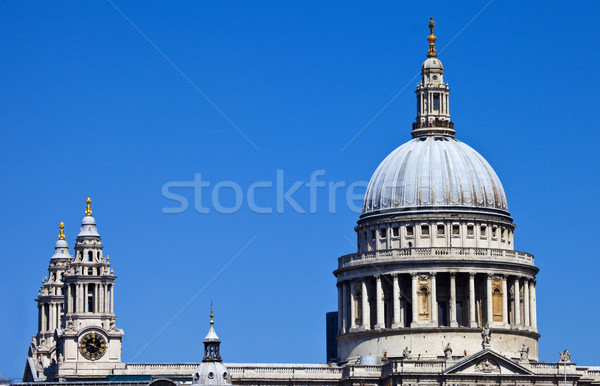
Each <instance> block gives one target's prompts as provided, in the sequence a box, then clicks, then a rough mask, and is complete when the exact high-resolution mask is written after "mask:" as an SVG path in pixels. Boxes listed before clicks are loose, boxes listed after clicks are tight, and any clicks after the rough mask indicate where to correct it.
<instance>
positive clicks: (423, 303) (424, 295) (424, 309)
mask: <svg viewBox="0 0 600 386" xmlns="http://www.w3.org/2000/svg"><path fill="white" fill-rule="evenodd" d="M417 298H418V303H417V305H418V310H419V320H429V315H430V311H429V310H430V305H429V288H427V287H425V286H423V287H421V288H419V292H418V293H417Z"/></svg>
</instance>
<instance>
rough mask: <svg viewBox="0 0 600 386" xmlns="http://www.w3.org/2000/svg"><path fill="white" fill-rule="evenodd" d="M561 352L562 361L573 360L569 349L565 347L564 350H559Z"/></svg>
mask: <svg viewBox="0 0 600 386" xmlns="http://www.w3.org/2000/svg"><path fill="white" fill-rule="evenodd" d="M559 354H560V361H561V362H571V354H569V352H568V351H567V349H565V351H563V352H559Z"/></svg>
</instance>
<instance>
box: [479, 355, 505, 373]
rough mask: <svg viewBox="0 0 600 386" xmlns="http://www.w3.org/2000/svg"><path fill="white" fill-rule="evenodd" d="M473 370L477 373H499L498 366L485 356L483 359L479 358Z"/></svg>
mask: <svg viewBox="0 0 600 386" xmlns="http://www.w3.org/2000/svg"><path fill="white" fill-rule="evenodd" d="M475 372H477V373H486V374H489V373H499V372H500V366H499V365H498V364H497V363H496V362H494V361H493V360H490V359H488V358H485V359H483V360H481V361H480V362H479V363H478V364H477V366H475Z"/></svg>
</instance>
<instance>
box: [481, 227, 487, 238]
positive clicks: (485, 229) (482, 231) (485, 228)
mask: <svg viewBox="0 0 600 386" xmlns="http://www.w3.org/2000/svg"><path fill="white" fill-rule="evenodd" d="M486 231H487V227H486V226H485V225H482V226H481V235H482V236H485V232H486Z"/></svg>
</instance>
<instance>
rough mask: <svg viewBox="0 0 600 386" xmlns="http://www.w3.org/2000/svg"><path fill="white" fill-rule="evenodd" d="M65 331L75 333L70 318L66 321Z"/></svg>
mask: <svg viewBox="0 0 600 386" xmlns="http://www.w3.org/2000/svg"><path fill="white" fill-rule="evenodd" d="M66 330H67V331H75V326H73V318H71V317H70V316H69V319H67V328H66Z"/></svg>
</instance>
